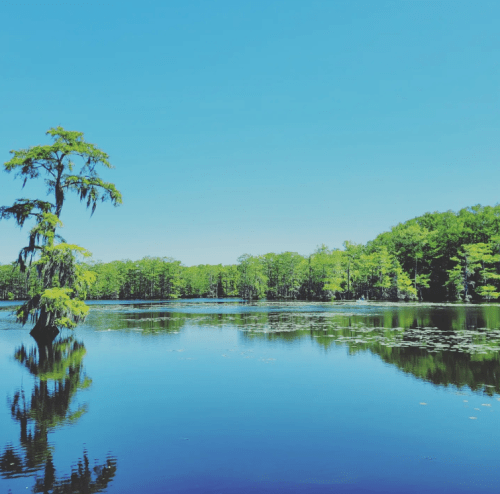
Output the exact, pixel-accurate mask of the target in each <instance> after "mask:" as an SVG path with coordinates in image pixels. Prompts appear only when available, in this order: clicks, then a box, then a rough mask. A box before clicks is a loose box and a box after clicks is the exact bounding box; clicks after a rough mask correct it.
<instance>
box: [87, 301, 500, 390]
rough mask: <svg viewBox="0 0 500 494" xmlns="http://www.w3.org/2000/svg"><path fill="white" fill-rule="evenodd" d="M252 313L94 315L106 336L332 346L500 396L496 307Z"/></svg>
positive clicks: (318, 307)
mask: <svg viewBox="0 0 500 494" xmlns="http://www.w3.org/2000/svg"><path fill="white" fill-rule="evenodd" d="M177 305H178V306H179V307H177ZM254 305H255V307H253V306H252V309H260V311H255V310H252V311H250V312H249V311H248V305H243V304H241V305H239V306H238V304H234V303H231V304H228V307H227V308H225V307H223V306H222V307H221V304H210V303H208V304H197V305H196V307H193V312H192V313H190V312H189V304H186V303H182V304H171V305H170V306H169V309H171V310H170V311H165V308H166V307H165V306H163V307H161V306H159V307H158V306H157V307H151V306H148V307H147V308H144V307H141V306H135V307H134V308H128V309H127V310H123V308H114V309H110V308H98V307H96V308H93V322H92V324H93V326H94V327H96V328H99V329H103V330H106V329H107V330H121V331H123V330H128V331H138V332H142V333H143V334H144V335H154V334H155V333H173V334H176V333H178V332H179V331H182V330H183V329H184V328H187V327H189V326H201V327H203V326H207V327H220V328H223V327H227V328H234V329H238V330H239V331H241V335H242V336H241V337H242V338H244V339H245V340H248V339H266V340H276V341H281V342H287V343H290V344H293V343H295V342H297V343H299V341H300V340H303V339H305V338H309V339H310V338H312V339H314V341H315V342H316V344H318V345H321V346H322V347H323V348H324V349H325V351H328V350H329V349H330V348H332V347H334V346H345V347H346V348H347V349H348V351H349V353H350V354H353V355H354V354H356V353H358V352H360V351H369V352H371V353H373V354H375V355H378V356H379V357H380V358H381V359H383V360H384V361H385V362H387V363H389V364H392V365H395V366H397V367H398V368H399V369H401V370H402V371H404V372H407V373H411V374H413V375H414V376H416V377H417V378H420V379H424V380H426V381H429V382H432V383H434V384H436V385H444V386H448V385H455V386H458V387H461V386H464V385H466V386H469V387H470V388H471V389H472V390H474V391H483V392H485V393H487V394H489V395H492V394H494V393H500V382H499V380H498V378H497V376H498V375H500V357H499V355H500V309H499V307H498V306H438V305H408V306H394V305H393V304H373V305H368V306H367V305H364V306H362V307H358V306H356V305H355V304H343V305H333V304H331V305H325V304H306V303H296V304H289V303H288V304H277V303H272V304H267V303H257V304H254ZM200 306H202V307H204V309H203V308H202V307H200ZM238 308H239V309H238ZM237 309H238V310H239V311H240V312H237ZM176 310H182V311H183V312H176ZM203 310H204V312H203Z"/></svg>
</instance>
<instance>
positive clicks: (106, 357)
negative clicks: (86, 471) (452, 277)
mask: <svg viewBox="0 0 500 494" xmlns="http://www.w3.org/2000/svg"><path fill="white" fill-rule="evenodd" d="M204 304H206V305H204ZM232 304H234V302H230V303H228V304H227V306H228V307H227V309H226V307H225V306H224V308H223V311H225V312H223V313H222V314H221V317H222V319H219V317H218V316H217V313H216V312H215V305H214V301H213V299H210V300H209V301H207V302H193V301H175V302H172V303H170V302H169V303H168V304H164V305H168V306H169V307H171V308H170V309H169V310H168V311H166V310H165V308H164V307H158V308H156V309H154V310H151V311H150V310H149V308H148V304H146V305H145V306H139V305H138V307H137V309H136V312H137V320H136V321H135V322H130V321H129V322H130V324H129V322H127V321H128V320H129V319H130V315H131V314H132V313H133V309H132V308H131V311H132V312H128V311H125V312H122V307H123V306H121V305H106V306H104V305H103V304H97V305H95V306H93V307H92V308H91V312H90V316H89V318H88V319H87V321H86V322H85V324H83V325H81V326H80V327H79V328H78V329H77V330H76V331H75V332H74V333H72V332H70V331H63V333H62V334H61V338H63V339H64V338H74V339H76V340H78V341H81V342H82V345H84V356H83V357H81V354H82V353H83V352H80V354H79V355H80V358H81V363H79V364H78V366H76V364H75V362H76V361H78V362H80V360H77V359H76V357H75V355H76V354H77V353H76V352H75V353H73V354H72V356H71V355H70V356H69V357H68V362H69V363H68V365H69V368H72V367H71V365H73V366H76V367H78V372H81V380H80V382H83V381H84V379H85V378H88V380H91V382H90V384H87V385H86V386H81V387H80V388H77V387H75V388H74V393H73V394H72V395H71V396H72V398H71V400H70V401H69V402H68V400H66V401H65V402H64V406H67V408H68V413H67V414H66V415H67V416H70V417H72V415H71V413H70V412H71V411H73V412H75V411H78V410H80V412H79V413H76V414H75V413H74V414H73V415H74V416H76V417H77V418H76V419H73V418H72V419H71V420H65V421H60V422H59V423H58V422H57V420H56V418H54V417H55V415H54V416H50V413H49V414H48V415H47V413H46V411H47V410H48V408H47V406H45V405H44V406H45V408H44V409H43V410H44V412H43V414H42V412H41V411H40V410H39V409H38V408H36V407H35V405H36V403H35V405H33V401H31V402H30V399H29V396H30V395H31V392H32V389H33V387H34V386H37V383H39V381H40V379H45V380H46V382H47V383H49V384H48V385H49V387H50V386H52V384H51V379H52V380H53V381H54V382H55V381H56V380H57V379H56V378H55V375H56V371H57V372H59V371H60V366H59V367H57V366H56V367H57V368H50V372H51V373H49V372H48V371H47V373H46V374H45V375H43V376H44V377H43V376H42V374H40V373H39V374H36V371H34V370H33V368H31V371H28V368H27V367H26V366H23V365H21V364H20V360H19V357H17V359H16V358H15V355H19V353H16V351H17V352H18V350H19V348H20V345H21V344H24V345H25V347H26V348H27V349H29V348H31V347H33V342H32V341H31V339H30V337H29V335H28V334H27V333H28V331H27V329H23V328H22V327H20V326H18V325H17V324H16V323H15V322H14V320H13V316H12V315H9V312H8V311H0V397H2V400H0V424H1V426H0V448H4V445H5V446H7V445H11V447H12V449H13V450H15V452H16V454H18V456H19V457H23V458H24V456H26V451H27V449H26V444H27V442H26V441H25V443H24V444H25V446H24V447H23V442H22V440H20V426H19V421H16V420H15V418H14V417H13V415H12V413H11V408H10V406H9V401H8V400H9V399H12V397H13V396H14V395H15V393H16V392H18V391H19V390H20V389H23V390H24V392H25V394H26V397H27V403H28V404H29V403H31V411H30V413H31V415H30V417H31V418H30V420H31V421H32V423H33V425H34V426H37V427H39V429H40V430H42V429H43V430H45V431H46V444H44V445H42V446H39V445H38V446H37V447H39V448H41V449H40V455H41V457H43V458H44V461H45V460H46V458H48V456H49V453H50V458H51V461H52V462H53V465H54V467H55V476H56V477H57V478H59V479H62V480H61V482H65V481H68V479H69V475H70V473H71V472H72V471H75V468H76V465H77V463H78V461H82V458H83V457H84V454H85V455H87V456H88V458H89V461H90V467H91V468H93V467H94V465H97V466H99V465H103V464H104V463H105V462H106V461H107V459H108V460H109V459H111V460H110V461H112V462H113V465H114V464H115V463H114V462H116V471H115V472H114V473H113V477H112V480H111V481H110V482H108V483H107V484H106V485H105V487H104V488H103V489H101V490H94V491H92V492H109V493H123V494H128V493H130V494H132V493H134V494H135V493H139V492H141V493H142V492H147V493H151V494H156V493H157V494H160V493H166V492H172V493H195V492H202V493H214V494H216V493H223V494H226V493H227V494H230V493H231V494H233V493H254V492H256V493H330V492H332V493H342V494H343V493H349V494H350V493H391V494H392V493H398V494H399V493H417V492H418V493H422V492H425V493H438V492H439V493H450V494H452V493H453V494H456V493H476V492H485V493H496V492H498V486H499V481H500V471H499V460H500V453H499V444H500V401H499V399H498V397H499V395H498V394H497V393H496V392H492V393H490V394H487V393H485V392H484V389H483V388H482V389H481V390H478V389H472V388H471V386H469V385H468V384H467V383H466V382H464V383H457V384H456V385H454V384H449V383H444V381H443V383H442V384H440V383H439V382H438V380H437V378H435V376H434V375H433V377H432V379H433V380H434V381H436V382H437V384H436V382H431V381H430V380H426V379H423V378H422V377H421V376H420V375H417V374H416V371H414V372H413V373H412V372H410V371H408V369H406V370H405V368H404V365H406V364H401V365H397V363H398V362H399V361H397V360H394V362H392V363H391V361H389V360H388V359H387V357H386V354H385V353H384V354H382V353H380V354H378V353H377V351H376V348H378V347H375V346H374V347H373V350H370V349H360V350H359V351H357V352H356V353H352V351H350V349H349V347H348V345H346V344H343V343H342V342H333V343H332V344H329V345H327V344H326V343H322V341H323V340H321V339H318V338H317V336H318V335H317V334H316V332H315V331H313V332H311V331H309V330H308V329H307V327H306V326H307V321H308V319H307V318H308V317H309V315H308V314H310V315H311V318H312V320H314V321H316V319H317V317H318V316H317V314H316V315H315V313H317V312H318V311H320V312H321V310H324V309H320V307H323V306H326V307H327V308H328V310H333V311H335V310H338V316H339V318H340V319H339V321H344V320H345V318H346V317H350V316H349V314H353V313H354V314H356V317H357V319H356V321H364V320H365V319H366V324H367V325H368V324H369V321H370V319H369V317H370V316H369V315H367V314H366V311H368V310H373V311H374V312H373V314H379V313H380V311H381V310H383V311H390V312H391V313H395V312H398V311H401V310H402V309H400V308H399V309H398V307H392V308H391V307H384V308H382V309H381V308H380V307H378V308H375V309H371V308H366V307H357V306H356V305H355V304H351V305H350V306H348V305H346V306H339V307H337V309H335V308H332V306H331V305H328V304H309V306H308V307H309V310H306V309H307V304H303V305H301V306H300V307H299V306H297V307H296V308H295V309H293V310H292V312H301V313H302V314H304V317H305V318H306V319H304V320H303V319H298V320H297V322H296V324H298V325H302V326H304V327H305V328H306V329H304V328H303V327H301V328H299V329H298V330H297V332H296V333H293V334H290V333H286V334H285V333H280V334H274V333H273V334H268V335H266V334H264V333H259V332H258V331H259V325H264V324H267V323H265V321H267V319H265V318H266V317H271V318H272V317H274V316H273V314H274V312H275V311H276V308H277V307H281V309H280V312H287V309H286V308H287V305H286V304H271V305H267V306H265V305H264V304H261V305H260V306H259V305H258V304H257V305H248V304H241V305H240V306H239V311H240V313H242V314H246V313H248V308H249V307H253V308H259V307H260V308H261V311H257V313H256V314H254V312H255V311H254V310H253V309H252V311H251V315H255V318H253V319H250V320H249V321H248V324H247V323H246V322H245V321H246V320H245V319H243V320H242V319H239V318H235V316H234V314H233V309H234V311H236V306H234V307H233V305H232ZM201 305H204V310H203V311H201V312H200V306H201ZM418 310H421V311H425V310H428V311H430V312H431V313H433V311H435V309H434V308H431V309H425V308H421V309H418ZM456 310H458V309H454V308H448V309H447V311H448V312H447V314H448V318H449V319H450V320H455V319H456V317H455V313H454V312H453V311H456ZM460 310H462V309H460ZM474 310H477V309H474ZM489 310H490V312H491V311H492V310H494V311H498V310H499V309H498V307H497V308H495V309H489ZM377 311H378V312H377ZM259 312H260V315H259ZM288 312H289V310H288ZM490 312H488V314H489V315H488V317H490V316H491V314H490ZM474 313H475V312H474ZM164 314H167V315H166V316H164ZM262 314H267V315H265V316H264V315H262ZM346 314H347V316H346ZM261 315H262V317H263V318H264V319H263V320H261V319H258V317H261ZM145 316H148V317H145ZM163 317H164V319H162V318H163ZM374 317H375V316H374ZM377 317H378V316H377ZM441 317H444V316H441ZM457 317H458V316H457ZM485 317H486V316H485ZM454 318H455V319H454ZM143 319H147V320H148V321H149V322H148V323H147V324H146V323H144V324H142V325H141V321H142V320H143ZM435 320H436V319H435ZM435 320H433V321H431V322H433V323H435ZM165 321H167V322H169V324H171V325H172V326H168V325H167V326H166V325H163V326H162V325H161V324H160V323H163V322H165ZM262 321H264V322H262ZM497 321H498V317H497V318H496V319H494V322H495V324H492V326H495V328H496V327H497V326H496V322H497ZM292 323H293V320H292ZM474 323H475V324H479V323H478V322H477V320H476V319H474ZM480 323H481V324H484V321H483V320H481V321H480ZM287 324H288V323H287ZM339 324H340V323H339ZM446 324H447V326H450V325H451V323H450V324H448V323H446ZM150 325H152V326H151V327H150ZM287 327H288V326H287ZM254 330H255V331H256V333H255V334H253V333H252V332H253V331H254ZM313 333H314V334H313ZM333 340H334V339H333V338H330V339H328V342H331V341H333ZM78 348H79V351H81V350H82V348H83V346H82V347H78ZM384 348H385V347H384ZM384 351H385V350H384ZM387 351H389V350H387ZM398 351H401V349H399V350H398ZM392 352H396V349H392ZM412 355H413V354H412ZM418 355H420V354H418ZM384 358H385V360H384ZM419 358H420V357H419ZM422 358H423V359H427V360H424V362H429V360H428V359H431V361H430V362H431V363H430V364H429V365H430V366H431V367H432V366H433V365H434V366H435V367H436V368H437V370H439V366H443V365H445V364H444V363H443V362H444V361H441V360H439V358H438V354H435V353H434V354H428V355H427V354H423V355H422ZM475 358H477V359H479V360H478V361H479V362H481V360H480V358H479V357H475ZM481 358H483V357H481ZM484 358H485V357H484ZM488 358H489V357H488ZM432 359H434V360H432ZM61 362H64V359H63V360H61ZM71 362H72V363H71ZM408 362H410V360H409V361H408ZM419 362H420V361H419ZM408 365H409V364H408ZM419 365H420V364H419ZM76 367H75V368H76ZM444 371H445V369H441V371H440V372H444ZM75 372H76V371H73V374H74V373H75ZM471 372H472V371H471ZM40 376H42V377H40ZM429 379H430V377H429ZM68 382H69V381H68ZM86 382H87V381H86ZM490 385H491V384H490ZM68 389H69V390H70V391H68V392H72V388H71V386H70V387H69V388H68ZM50 393H51V392H50V390H49V392H48V396H49V395H50V396H52V395H51V394H50ZM67 402H68V403H67ZM61 406H63V405H59V408H61ZM58 413H59V414H60V416H62V415H61V413H62V412H61V411H60V410H59V412H58ZM65 413H66V412H65ZM44 414H45V415H44ZM42 415H43V417H42ZM47 417H48V418H47ZM470 417H474V418H470ZM44 420H45V422H44ZM37 421H38V422H37ZM54 424H56V425H54ZM29 444H31V443H29ZM31 445H32V444H31ZM23 455H24V456H23ZM39 464H40V468H38V469H35V471H30V472H28V471H23V472H21V473H20V474H19V475H18V476H17V478H12V477H16V476H14V475H11V476H9V475H6V474H3V475H0V492H2V493H3V492H9V489H10V491H11V492H12V493H13V494H15V493H18V492H19V493H20V492H35V490H34V486H35V479H36V477H37V476H38V478H39V479H40V478H43V473H44V466H45V464H46V463H43V462H42V461H40V462H39ZM94 477H95V475H94ZM64 479H66V480H64ZM40 492H43V491H40ZM49 492H50V491H49ZM54 492H56V491H54ZM58 492H59V491H58ZM60 492H70V491H62V490H61V491H60ZM77 492H78V491H77ZM81 492H84V491H83V490H82V491H81Z"/></svg>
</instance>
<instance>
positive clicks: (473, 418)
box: [469, 417, 477, 420]
mask: <svg viewBox="0 0 500 494" xmlns="http://www.w3.org/2000/svg"><path fill="white" fill-rule="evenodd" d="M469 418H470V419H471V420H477V417H469Z"/></svg>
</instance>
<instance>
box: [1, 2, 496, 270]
mask: <svg viewBox="0 0 500 494" xmlns="http://www.w3.org/2000/svg"><path fill="white" fill-rule="evenodd" d="M0 21H1V28H0V67H1V69H0V160H1V162H2V163H3V162H5V161H7V160H8V159H9V157H10V155H9V150H11V149H20V148H25V147H29V146H32V145H36V144H44V143H48V142H50V141H49V139H48V137H46V136H45V132H46V131H47V130H48V129H49V128H50V127H55V126H57V125H62V126H63V127H64V128H66V129H68V130H78V131H82V132H84V133H85V138H86V139H87V140H88V141H90V142H92V143H94V144H96V145H97V146H98V147H100V148H101V149H102V150H104V151H105V152H107V153H108V154H109V155H110V157H111V162H112V164H113V165H114V166H115V169H114V170H111V171H105V172H104V173H102V177H103V178H104V179H105V180H108V181H112V182H114V183H115V184H116V186H117V187H118V189H120V190H121V191H122V193H123V198H124V204H123V205H122V206H120V207H118V208H114V207H112V206H111V205H110V204H109V203H105V204H102V205H101V206H100V207H99V208H98V209H97V211H96V213H95V214H94V216H93V217H92V218H90V217H89V213H88V211H87V210H86V209H85V207H84V205H82V204H79V203H78V202H77V200H76V199H72V200H68V201H67V203H66V205H65V210H64V211H63V215H62V220H63V222H64V223H65V228H64V230H63V231H62V232H61V233H62V234H63V235H64V236H65V238H66V240H67V241H69V242H71V243H77V244H79V245H82V246H84V247H86V248H88V249H89V250H90V251H91V252H92V253H93V255H94V259H96V260H102V261H111V260H114V259H127V258H129V259H134V260H135V259H140V258H142V257H144V256H146V255H151V256H168V257H174V258H176V259H178V260H181V261H182V262H183V263H184V264H186V265H193V264H205V263H207V264H218V263H222V264H231V263H235V262H236V260H237V258H238V257H239V256H240V255H241V254H244V253H249V254H264V253H267V252H283V251H287V250H288V251H294V252H299V253H301V254H309V253H311V252H313V251H314V249H315V248H316V246H317V245H319V244H322V243H325V244H327V245H328V246H329V247H331V248H333V247H341V246H342V242H343V241H344V240H351V241H353V242H361V243H365V242H366V241H368V240H370V239H372V238H374V237H375V236H376V235H377V234H378V233H381V232H383V231H386V230H389V229H390V227H391V226H393V225H396V224H397V223H399V222H404V221H406V220H408V219H410V218H413V217H415V216H419V215H421V214H423V213H425V212H427V211H446V210H450V209H451V210H458V209H460V208H462V207H466V206H471V205H474V204H478V203H480V204H483V205H494V204H496V203H497V202H498V201H499V197H500V192H499V184H500V163H499V155H500V153H499V151H500V139H499V137H500V136H499V130H500V113H499V109H500V104H499V103H500V101H499V100H500V92H499V91H500V29H499V21H500V2H498V0H495V1H491V2H490V1H477V0H475V1H460V0H432V1H422V0H417V1H408V0H399V1H390V2H386V1H382V0H368V1H364V2H361V1H355V0H348V1H334V0H327V1H311V0H300V1H298V0H279V1H273V0H265V1H260V0H249V1H246V0H245V1H243V0H239V1H235V0H212V1H190V0H183V1H175V2H174V1H165V0H163V1H157V2H153V1H149V0H143V1H140V2H138V1H134V2H131V1H128V0H120V1H115V0H111V1H106V2H95V1H79V2H76V1H65V2H60V1H49V2H36V1H23V2H1V3H0ZM44 193H45V189H44V185H43V183H40V184H39V185H38V186H37V187H35V186H33V187H27V188H26V189H25V190H24V191H23V190H21V181H19V180H14V177H13V175H12V174H7V173H5V172H1V173H0V205H10V204H11V203H12V202H13V200H14V199H16V198H19V197H27V196H31V197H40V198H41V197H42V196H43V195H44ZM27 234H28V229H27V228H25V229H24V230H23V231H19V229H18V228H17V227H15V226H14V223H13V221H12V220H11V221H1V222H0V262H1V263H8V262H11V261H13V260H14V259H15V258H16V256H17V253H18V251H19V249H20V248H21V247H22V246H24V245H25V243H26V238H27Z"/></svg>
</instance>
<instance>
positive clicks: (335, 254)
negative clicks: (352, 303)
mask: <svg viewBox="0 0 500 494" xmlns="http://www.w3.org/2000/svg"><path fill="white" fill-rule="evenodd" d="M499 252H500V205H497V206H494V207H490V206H486V207H482V206H480V205H478V206H474V207H470V208H464V209H461V210H460V211H459V212H458V213H455V212H452V211H448V212H445V213H437V212H436V213H426V214H424V215H423V216H420V217H418V218H414V219H412V220H409V221H407V222H406V223H402V224H399V225H397V226H395V227H393V228H392V229H391V231H390V232H385V233H382V234H380V235H379V236H377V238H375V239H374V240H372V241H370V242H368V243H367V244H366V245H361V244H355V243H352V242H347V241H346V242H344V247H343V249H342V250H340V249H329V248H328V247H326V246H325V245H322V246H321V247H319V248H317V249H316V251H315V252H314V253H312V254H311V255H309V256H302V255H300V254H297V253H296V252H283V253H280V254H274V253H269V254H264V255H259V256H252V255H248V254H245V255H243V256H241V257H240V258H239V259H238V264H236V265H228V266H223V265H220V264H219V265H205V264H202V265H199V266H190V267H186V266H183V265H182V264H181V262H180V261H177V260H174V259H171V258H166V257H165V258H158V257H145V258H144V259H141V260H139V261H130V260H126V261H113V262H109V263H100V262H94V263H90V264H85V267H86V269H88V270H91V271H93V272H95V273H96V275H97V281H96V283H95V284H94V286H93V287H92V288H91V290H90V292H89V298H91V299H175V298H190V297H214V298H215V297H242V298H244V299H260V298H267V299H291V300H335V299H336V300H352V299H359V298H360V297H364V298H365V299H369V300H394V301H397V300H425V301H445V300H449V301H453V300H462V301H490V300H495V299H497V298H498V297H499V296H500V274H499V273H500V271H499V267H500V255H499ZM34 283H35V281H32V280H31V278H30V279H27V278H26V277H25V276H24V275H22V274H20V273H19V271H18V270H17V269H16V268H15V267H13V266H0V297H1V298H3V299H8V298H11V299H22V298H26V297H27V296H28V295H30V293H31V291H33V290H34Z"/></svg>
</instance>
